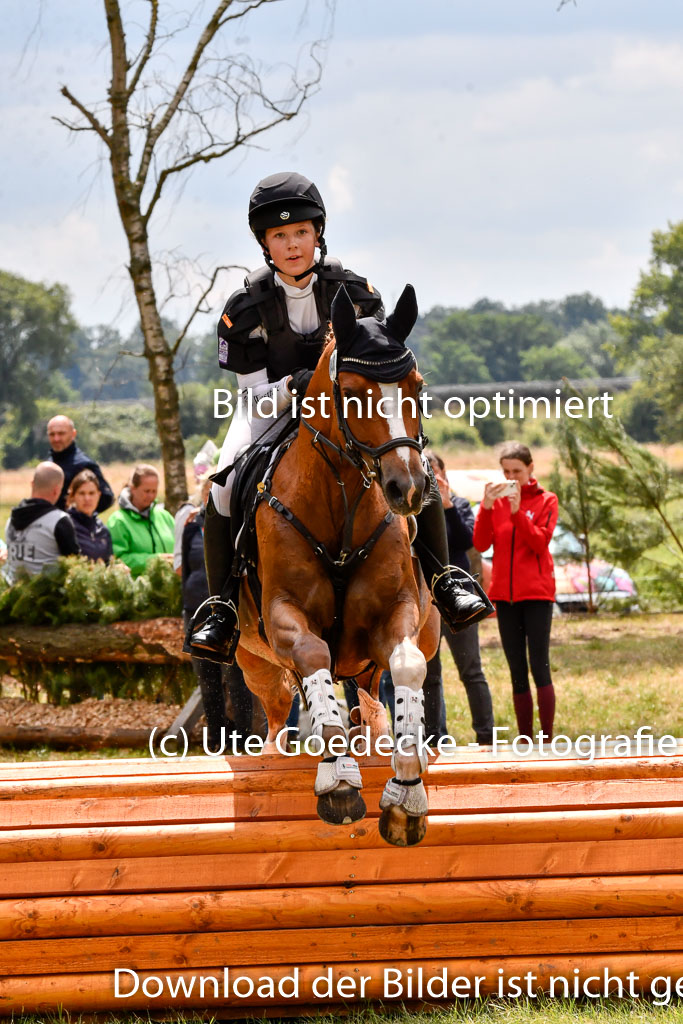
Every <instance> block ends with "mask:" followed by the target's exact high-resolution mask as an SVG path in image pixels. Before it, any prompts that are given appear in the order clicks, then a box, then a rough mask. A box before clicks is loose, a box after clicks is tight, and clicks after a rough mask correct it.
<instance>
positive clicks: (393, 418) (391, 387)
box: [379, 384, 410, 466]
mask: <svg viewBox="0 0 683 1024" xmlns="http://www.w3.org/2000/svg"><path fill="white" fill-rule="evenodd" d="M379 389H380V391H381V392H382V398H383V399H384V401H383V403H382V406H381V408H382V409H383V411H384V416H385V419H386V421H387V426H388V427H389V435H390V437H391V439H392V441H393V440H395V439H396V438H397V437H405V436H406V428H405V424H404V422H403V416H402V414H401V408H400V403H399V400H398V384H380V386H379ZM396 452H397V454H398V455H399V456H400V457H401V458H402V459H403V461H404V462H405V464H406V466H407V465H408V459H409V457H410V448H408V447H407V445H406V446H402V447H401V448H397V449H396Z"/></svg>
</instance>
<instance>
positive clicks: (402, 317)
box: [387, 284, 417, 342]
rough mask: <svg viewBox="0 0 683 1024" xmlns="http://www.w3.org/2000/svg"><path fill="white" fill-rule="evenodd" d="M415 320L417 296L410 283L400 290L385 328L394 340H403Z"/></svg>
mask: <svg viewBox="0 0 683 1024" xmlns="http://www.w3.org/2000/svg"><path fill="white" fill-rule="evenodd" d="M416 320H417V298H416V296H415V289H414V288H413V286H412V284H407V285H406V286H405V288H404V289H403V291H402V292H401V294H400V296H399V299H398V302H397V303H396V308H395V309H394V312H393V313H391V314H390V315H389V316H388V317H387V330H388V331H389V334H390V335H391V337H392V338H395V339H396V341H401V342H405V340H406V338H407V337H408V335H409V334H410V332H411V331H412V329H413V327H414V326H415V321H416Z"/></svg>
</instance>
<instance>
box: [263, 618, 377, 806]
mask: <svg viewBox="0 0 683 1024" xmlns="http://www.w3.org/2000/svg"><path fill="white" fill-rule="evenodd" d="M266 631H267V634H268V637H269V640H270V644H271V646H272V648H273V651H274V652H275V654H276V656H277V658H278V660H279V661H280V663H281V664H283V665H286V666H287V667H288V668H291V669H292V670H293V671H294V672H296V673H297V674H298V676H299V678H300V679H301V684H302V687H303V691H304V694H305V697H306V703H307V705H308V709H309V712H310V715H311V726H312V733H313V735H314V736H317V737H319V738H320V741H321V755H323V759H322V761H321V762H320V764H319V765H318V774H317V776H316V782H315V793H316V796H317V797H318V806H317V811H318V816H319V817H320V818H322V820H323V821H326V822H327V823H328V824H331V825H341V824H350V823H351V822H353V821H359V820H360V819H361V818H363V817H365V810H366V808H365V802H364V800H363V798H362V796H361V795H360V792H359V790H360V789H361V788H362V781H361V777H360V770H359V768H358V764H357V762H356V761H355V759H354V758H353V757H349V756H348V754H347V748H348V738H347V735H346V732H345V730H344V727H343V725H342V718H341V711H340V708H339V705H338V703H337V698H336V696H335V693H334V684H333V680H332V674H331V672H330V650H329V647H328V646H327V644H326V643H325V642H324V640H322V639H321V637H319V636H318V635H317V634H316V633H314V632H313V630H312V629H311V626H310V623H309V621H308V618H307V616H306V615H305V613H304V612H303V611H302V609H301V608H299V607H298V606H297V605H295V604H293V603H291V602H290V601H287V600H285V599H280V600H278V601H276V602H273V603H272V604H271V606H270V614H269V617H268V621H267V622H266Z"/></svg>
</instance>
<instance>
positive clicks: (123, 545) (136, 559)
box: [107, 464, 174, 576]
mask: <svg viewBox="0 0 683 1024" xmlns="http://www.w3.org/2000/svg"><path fill="white" fill-rule="evenodd" d="M158 490H159V474H158V472H157V470H156V469H155V468H154V466H148V465H146V464H143V465H140V466H136V467H135V469H134V470H133V474H132V476H131V478H130V484H128V486H127V487H124V488H123V490H122V491H121V494H120V496H119V508H118V510H117V511H116V512H113V513H112V515H111V516H110V517H109V519H108V520H107V528H108V530H109V532H110V533H111V539H112V544H113V547H114V555H115V556H116V558H120V559H121V561H122V562H125V563H126V565H127V566H128V567H129V569H130V571H131V573H132V574H133V576H139V575H140V573H141V572H144V570H145V567H146V565H147V562H148V561H149V559H150V558H154V557H156V556H161V558H165V559H166V560H167V561H172V560H173V528H174V522H173V516H172V515H171V513H170V512H167V511H166V509H165V508H163V507H162V506H161V505H157V503H156V500H155V499H156V496H157V492H158Z"/></svg>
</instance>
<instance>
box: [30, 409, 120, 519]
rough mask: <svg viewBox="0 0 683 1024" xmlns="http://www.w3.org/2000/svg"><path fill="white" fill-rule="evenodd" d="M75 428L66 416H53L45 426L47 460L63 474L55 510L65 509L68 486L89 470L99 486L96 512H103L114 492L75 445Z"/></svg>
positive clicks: (99, 471) (95, 466)
mask: <svg viewBox="0 0 683 1024" xmlns="http://www.w3.org/2000/svg"><path fill="white" fill-rule="evenodd" d="M76 433H77V431H76V427H75V426H74V421H73V420H70V419H69V417H68V416H61V415H60V416H53V417H52V419H51V420H50V421H49V423H48V425H47V439H48V441H49V442H50V454H49V456H48V458H49V459H50V461H51V462H54V463H55V464H56V465H57V466H59V467H60V469H62V470H63V472H64V484H63V486H62V493H61V494H60V495H59V500H58V501H57V508H65V507H66V492H67V491H68V490H69V484H70V483H71V481H72V480H73V478H74V477H75V476H76V474H77V473H80V472H81V470H82V469H91V470H92V471H93V473H94V474H95V476H96V477H97V479H98V480H99V485H100V500H99V501H98V503H97V510H96V511H97V512H104V510H105V509H106V508H109V506H110V505H111V504H112V502H113V501H114V492H113V491H112V489H111V487H110V486H109V484H108V483H107V481H106V480H105V479H104V477H103V476H102V470H101V469H100V467H99V466H98V465H97V463H96V462H95V461H94V460H93V459H90V458H88V456H87V455H86V454H85V452H84V451H82V450H81V449H80V448H79V447H78V445H77V444H76Z"/></svg>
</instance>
